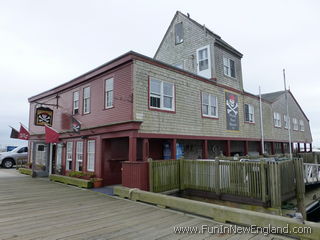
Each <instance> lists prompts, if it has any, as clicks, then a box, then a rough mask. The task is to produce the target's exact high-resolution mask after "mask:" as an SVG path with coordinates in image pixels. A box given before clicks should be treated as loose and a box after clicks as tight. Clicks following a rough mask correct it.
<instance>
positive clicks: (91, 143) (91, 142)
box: [87, 140, 95, 172]
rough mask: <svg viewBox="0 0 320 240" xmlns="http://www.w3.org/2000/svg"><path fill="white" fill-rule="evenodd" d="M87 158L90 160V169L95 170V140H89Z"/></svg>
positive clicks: (88, 168) (88, 167)
mask: <svg viewBox="0 0 320 240" xmlns="http://www.w3.org/2000/svg"><path fill="white" fill-rule="evenodd" d="M87 160H88V166H87V170H88V171H92V172H93V171H94V163H95V140H89V141H88V147H87Z"/></svg>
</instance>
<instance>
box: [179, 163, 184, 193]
mask: <svg viewBox="0 0 320 240" xmlns="http://www.w3.org/2000/svg"><path fill="white" fill-rule="evenodd" d="M178 161H179V172H178V173H179V190H184V185H183V183H184V172H183V170H184V169H183V161H184V160H183V159H182V158H181V159H179V160H178Z"/></svg>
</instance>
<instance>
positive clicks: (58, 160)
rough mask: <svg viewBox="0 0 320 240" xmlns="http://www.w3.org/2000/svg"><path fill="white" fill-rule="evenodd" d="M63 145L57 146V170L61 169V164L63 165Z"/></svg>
mask: <svg viewBox="0 0 320 240" xmlns="http://www.w3.org/2000/svg"><path fill="white" fill-rule="evenodd" d="M62 147H63V146H62V144H60V143H59V144H57V150H56V151H57V153H56V154H57V157H56V169H59V170H60V169H61V164H62Z"/></svg>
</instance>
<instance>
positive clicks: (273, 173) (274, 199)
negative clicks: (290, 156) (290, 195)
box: [269, 162, 281, 210]
mask: <svg viewBox="0 0 320 240" xmlns="http://www.w3.org/2000/svg"><path fill="white" fill-rule="evenodd" d="M269 180H270V198H271V207H272V208H276V209H280V210H281V181H280V166H279V164H278V163H277V162H271V163H270V164H269Z"/></svg>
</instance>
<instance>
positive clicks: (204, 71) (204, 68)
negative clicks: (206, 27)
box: [197, 45, 211, 78]
mask: <svg viewBox="0 0 320 240" xmlns="http://www.w3.org/2000/svg"><path fill="white" fill-rule="evenodd" d="M197 72H198V74H199V75H200V76H202V77H206V78H211V61H210V46H209V45H208V46H205V47H202V48H199V49H197Z"/></svg>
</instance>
